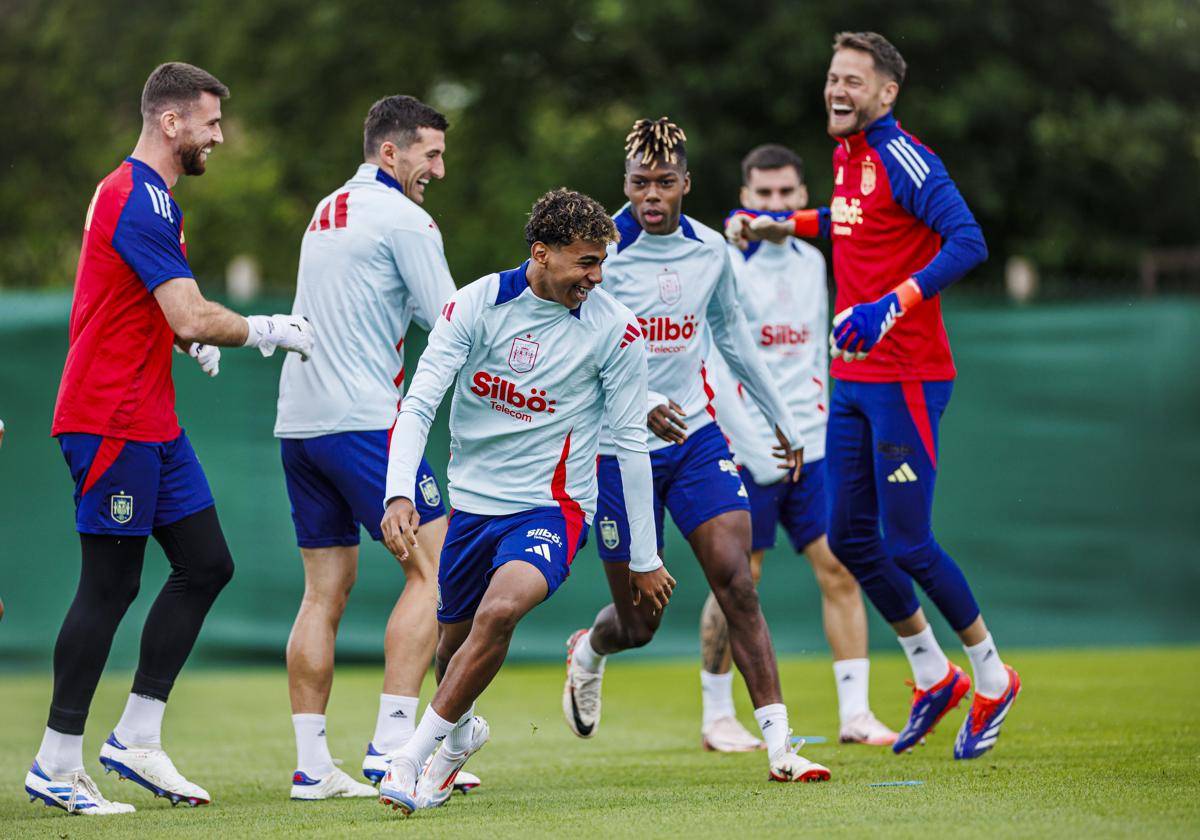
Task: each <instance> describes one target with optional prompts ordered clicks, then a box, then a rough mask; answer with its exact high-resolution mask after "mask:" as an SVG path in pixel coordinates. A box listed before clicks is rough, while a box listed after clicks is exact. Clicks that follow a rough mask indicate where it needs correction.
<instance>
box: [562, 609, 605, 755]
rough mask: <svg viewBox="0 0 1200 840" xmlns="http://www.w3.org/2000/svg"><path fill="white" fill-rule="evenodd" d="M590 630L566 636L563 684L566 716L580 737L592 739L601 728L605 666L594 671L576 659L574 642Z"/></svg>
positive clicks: (569, 724) (570, 725) (573, 730)
mask: <svg viewBox="0 0 1200 840" xmlns="http://www.w3.org/2000/svg"><path fill="white" fill-rule="evenodd" d="M586 632H587V630H576V631H575V632H574V633H573V634H571V638H569V639H567V680H566V683H565V684H564V685H563V717H564V718H566V720H567V726H568V727H570V729H571V731H572V732H574V733H575V734H576V735H578V736H579V737H580V738H591V737H592V736H593V735H595V734H596V730H597V729H598V728H600V687H601V683H602V682H603V680H604V669H603V668H601V670H600V672H599V673H596V674H593V673H592V672H591V671H586V670H584V669H583V668H580V667H579V665H578V664H576V662H575V657H574V653H575V645H576V643H577V642H578V641H579V640H580V639H581V638H583V635H584V634H585V633H586Z"/></svg>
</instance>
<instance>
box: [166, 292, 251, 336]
mask: <svg viewBox="0 0 1200 840" xmlns="http://www.w3.org/2000/svg"><path fill="white" fill-rule="evenodd" d="M187 329H188V333H180V332H179V331H178V330H176V333H175V334H176V335H178V336H179V337H180V338H182V339H185V340H190V341H195V342H197V343H198V344H215V345H216V346H217V347H244V346H245V344H246V339H247V337H248V336H249V334H250V327H249V323H248V322H247V321H246V319H245V318H244V317H242V316H241V315H239V314H237V313H236V312H234V311H233V310H232V309H227V308H225V307H224V306H222V305H221V304H219V303H215V302H213V301H211V300H205V301H202V302H201V305H200V306H198V307H197V311H196V312H195V313H194V314H193V315H192V317H191V318H189V319H188V322H187Z"/></svg>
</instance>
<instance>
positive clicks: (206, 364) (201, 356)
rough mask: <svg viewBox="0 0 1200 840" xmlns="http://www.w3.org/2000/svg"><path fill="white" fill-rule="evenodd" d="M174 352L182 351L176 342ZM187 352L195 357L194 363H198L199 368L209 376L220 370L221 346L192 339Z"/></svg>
mask: <svg viewBox="0 0 1200 840" xmlns="http://www.w3.org/2000/svg"><path fill="white" fill-rule="evenodd" d="M175 352H176V353H182V352H184V351H183V348H182V347H180V346H179V345H178V344H176V345H175ZM187 354H188V355H189V356H191V357H192V358H193V359H195V360H196V364H198V365H200V370H202V371H204V372H205V373H207V374H208V375H209V376H216V375H217V374H218V373H220V372H221V348H219V347H215V346H213V345H212V344H197V343H196V342H194V341H193V342H192V344H191V346H190V347H188V349H187Z"/></svg>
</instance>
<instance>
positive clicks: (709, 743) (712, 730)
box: [701, 715, 767, 752]
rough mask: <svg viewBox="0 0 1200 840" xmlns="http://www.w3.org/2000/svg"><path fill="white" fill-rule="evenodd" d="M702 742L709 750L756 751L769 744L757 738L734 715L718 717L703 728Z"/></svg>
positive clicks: (763, 748)
mask: <svg viewBox="0 0 1200 840" xmlns="http://www.w3.org/2000/svg"><path fill="white" fill-rule="evenodd" d="M701 734H702V739H701V743H702V744H703V746H704V749H706V750H708V751H709V752H754V751H755V750H765V749H766V748H767V745H766V744H765V743H764V742H763V741H762V739H761V738H756V737H754V735H752V734H751V733H750V731H749V730H748V729H746V727H744V726H742V723H741V721H739V720H738V719H737V718H735V717H734V716H733V715H726V716H725V717H723V718H717V719H716V720H714V721H713V722H712V723H710V724H709V725H708V726H706V727H704V729H703V730H701Z"/></svg>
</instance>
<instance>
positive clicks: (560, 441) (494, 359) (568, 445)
mask: <svg viewBox="0 0 1200 840" xmlns="http://www.w3.org/2000/svg"><path fill="white" fill-rule="evenodd" d="M528 266H529V264H528V263H525V264H524V265H522V266H520V267H519V268H515V269H512V270H511V271H505V272H501V273H499V274H491V275H488V276H487V277H484V278H482V279H480V280H476V281H475V282H474V283H471V284H470V285H468V286H466V287H464V288H462V289H461V290H459V291H458V292H457V293H456V294H455V295H454V296H453V297H452V298H451V299H450V301H449V302H448V303H447V304H446V305H445V307H444V308H443V310H442V314H441V317H439V318H438V320H437V323H436V325H435V326H434V328H433V331H432V332H431V333H430V335H429V345H428V347H426V349H425V352H424V353H422V354H421V359H420V361H419V362H418V363H417V372H416V374H415V375H414V376H413V380H412V387H411V388H410V389H409V391H408V394H407V395H406V396H405V398H404V404H403V406H402V408H401V410H400V414H399V417H398V418H397V420H396V427H395V430H394V432H393V434H392V442H391V450H390V454H389V464H388V474H387V493H386V498H385V500H384V503H385V504H386V503H387V501H388V500H390V499H393V498H396V497H398V496H409V495H410V494H411V493H412V488H413V486H414V481H415V478H416V471H417V465H418V463H419V461H420V459H421V453H422V451H423V450H424V448H425V441H426V438H427V436H428V433H429V426H430V424H431V423H433V418H434V414H435V413H436V412H437V408H438V405H439V404H440V403H441V401H442V397H443V396H444V395H445V393H446V391H447V389H448V388H449V387H450V385H451V383H452V382H454V380H455V377H456V376H457V384H456V385H455V387H454V397H453V401H452V403H451V407H450V465H449V467H448V469H447V475H448V478H449V492H450V503H451V504H452V505H453V507H454V508H455V509H456V510H463V511H466V512H468V513H474V514H482V515H490V516H500V515H505V514H511V513H519V512H521V511H525V510H529V509H531V508H537V507H560V508H562V509H563V511H564V515H570V514H575V515H578V513H579V512H582V513H583V515H584V517H585V519H586V520H587V521H588V522H590V521H591V518H592V515H593V514H594V513H595V511H596V496H597V485H596V456H597V454H598V445H599V437H600V429H601V426H602V425H603V424H607V427H608V429H610V430H611V435H612V439H613V442H614V447H615V450H616V455H617V459H618V462H619V465H620V469H621V481H622V484H623V486H624V489H625V501H626V507H627V509H628V512H629V527H630V535H631V542H632V548H633V552H632V554H633V557H632V560H631V562H630V568H631V569H633V570H634V571H649V570H651V569H655V568H658V567H659V566H660V565H662V561H661V560H659V558H658V554H657V546H656V539H655V533H654V519H653V516H654V508H653V505H652V503H651V477H650V455H649V450H648V449H647V447H646V436H647V431H646V354H645V352H644V350H643V346H644V342H643V340H642V337H641V332H640V330H639V328H638V326H637V319H636V318H635V317H634V315H633V313H632V312H630V311H629V309H628V308H626V307H625V306H623V305H622V304H621V303H619V302H618V301H617V300H616V299H615V298H613V297H612V295H609V294H608V293H606V292H605V291H604V290H603V289H599V288H597V289H594V290H593V291H592V292H591V293H590V294H589V295H588V298H587V300H586V301H584V302H583V303H582V304H581V305H580V306H579V307H577V308H576V309H567V308H566V307H565V306H563V305H562V304H560V303H556V302H555V301H550V300H544V299H542V298H539V297H538V296H537V295H535V294H534V293H533V290H532V289H531V288H530V287H529V283H528V280H527V278H526V270H527V269H528Z"/></svg>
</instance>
